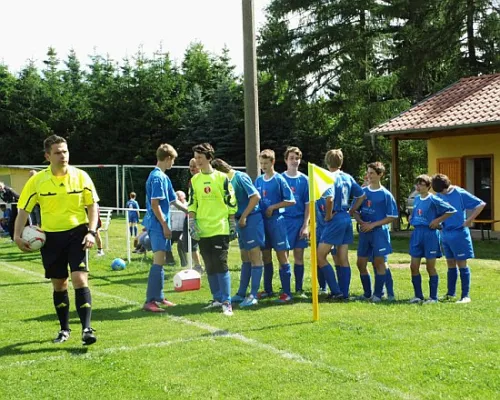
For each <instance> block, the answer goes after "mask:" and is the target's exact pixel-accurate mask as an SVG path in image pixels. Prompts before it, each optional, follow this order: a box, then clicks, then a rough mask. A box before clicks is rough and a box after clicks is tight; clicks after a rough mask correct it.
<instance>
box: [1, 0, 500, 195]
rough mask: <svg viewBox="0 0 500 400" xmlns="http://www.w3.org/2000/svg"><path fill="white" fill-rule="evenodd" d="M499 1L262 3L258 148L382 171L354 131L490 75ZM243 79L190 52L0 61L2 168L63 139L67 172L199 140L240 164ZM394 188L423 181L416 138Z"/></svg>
mask: <svg viewBox="0 0 500 400" xmlns="http://www.w3.org/2000/svg"><path fill="white" fill-rule="evenodd" d="M499 11H500V8H499V2H498V0H395V1H392V0H391V1H389V0H387V1H385V0H331V1H325V0H273V1H272V2H271V3H270V5H269V7H268V9H267V22H266V23H265V25H264V26H263V27H262V28H261V29H260V31H259V34H258V67H259V75H258V79H259V114H260V135H261V148H262V149H263V148H272V149H274V150H275V151H276V152H277V156H278V160H277V161H278V170H279V169H280V168H283V167H284V165H283V162H282V160H281V158H282V157H281V155H282V154H283V152H284V150H285V148H286V146H287V145H291V144H293V145H297V146H299V147H300V148H301V149H302V151H303V153H304V159H305V160H307V161H312V162H315V163H317V164H319V165H321V164H322V155H323V154H324V153H325V151H326V150H327V149H329V148H339V147H340V148H342V150H343V152H344V155H345V165H344V169H345V170H346V171H348V172H350V173H351V174H353V175H354V176H356V177H358V178H362V176H363V170H364V168H365V165H366V163H368V162H370V161H373V160H381V161H383V162H385V163H386V164H389V162H390V144H389V143H388V141H387V140H385V139H383V138H372V137H370V136H369V135H367V133H368V132H369V130H370V129H371V128H373V127H375V126H376V125H377V124H379V123H381V122H383V121H385V120H387V119H389V118H391V117H393V116H395V115H397V114H399V113H400V112H402V111H404V110H406V109H407V108H409V107H410V106H411V105H412V104H415V103H416V102H418V101H420V100H422V99H423V98H425V97H426V96H428V95H430V94H432V93H435V92H436V91H439V90H441V89H443V88H444V87H446V86H448V85H450V84H452V83H453V82H455V81H457V80H458V79H460V78H461V77H464V76H471V75H478V74H486V73H494V72H498V71H500V18H499ZM243 114H244V112H243V86H242V77H241V76H239V75H238V74H236V73H235V71H234V66H233V65H232V62H231V59H230V55H229V51H228V49H226V48H225V49H222V50H221V53H220V54H211V53H210V52H208V51H206V50H205V48H204V47H203V44H202V43H199V42H197V43H192V44H191V45H190V46H189V47H188V48H187V49H186V51H185V54H184V57H183V59H182V60H181V61H180V62H179V63H176V62H174V61H173V60H172V59H171V58H170V57H169V54H168V52H165V51H163V50H162V49H160V50H159V51H158V52H157V53H155V54H154V55H152V56H147V55H146V54H144V53H142V52H141V51H140V50H139V51H138V52H137V53H136V54H135V55H134V56H133V57H131V58H126V59H123V60H121V61H120V62H117V61H115V60H112V59H110V58H109V57H104V56H102V55H93V56H91V57H90V62H89V63H88V64H87V65H86V66H82V64H81V62H80V60H79V59H78V57H77V55H76V54H75V52H74V51H71V52H70V53H69V55H68V57H67V59H66V60H63V61H61V60H59V59H58V56H57V52H56V49H54V48H49V49H48V52H47V57H46V60H45V61H44V67H43V68H42V69H41V70H39V69H38V68H37V67H36V66H35V64H34V63H33V62H30V63H28V64H27V65H26V66H25V67H24V68H23V69H22V70H21V71H20V72H19V73H18V74H16V75H14V74H13V73H11V72H10V71H9V68H8V66H7V65H0V133H1V137H2V142H3V146H1V147H0V159H1V160H2V162H1V163H2V164H39V163H41V162H42V161H43V152H42V150H41V148H40V147H41V143H42V141H43V139H44V138H45V137H46V136H48V135H50V134H52V133H57V134H60V135H62V136H65V137H66V138H67V139H68V140H69V142H70V150H71V161H72V163H75V164H87V163H89V164H90V163H91V164H151V163H154V161H155V159H154V150H155V149H156V147H157V146H158V144H159V143H162V142H169V143H171V144H173V145H174V146H175V147H176V148H177V149H178V151H179V160H178V163H182V164H187V161H188V160H189V158H190V157H191V147H192V146H193V145H194V144H196V143H199V142H202V141H209V142H211V143H212V144H213V145H214V147H215V148H216V150H217V156H220V157H222V158H225V159H226V160H228V161H229V162H230V163H232V164H233V165H244V162H245V155H244V151H245V147H244V122H243ZM400 157H401V167H402V169H401V175H402V176H401V185H402V187H401V192H402V193H403V194H404V193H408V192H409V190H410V188H411V185H412V182H413V179H414V177H415V176H416V175H417V174H419V173H422V172H425V170H426V167H427V152H426V144H425V142H424V141H411V140H409V141H403V142H401V144H400Z"/></svg>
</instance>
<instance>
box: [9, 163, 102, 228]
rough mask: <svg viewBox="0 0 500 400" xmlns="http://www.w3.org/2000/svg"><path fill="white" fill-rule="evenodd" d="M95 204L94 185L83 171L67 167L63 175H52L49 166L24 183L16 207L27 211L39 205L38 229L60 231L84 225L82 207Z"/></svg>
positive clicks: (84, 215)
mask: <svg viewBox="0 0 500 400" xmlns="http://www.w3.org/2000/svg"><path fill="white" fill-rule="evenodd" d="M98 201H99V197H97V192H96V190H95V187H94V183H93V182H92V179H90V177H89V176H88V175H87V173H86V172H85V171H82V170H81V169H78V168H75V167H71V166H69V167H68V173H67V174H66V175H64V176H54V175H53V174H52V171H51V169H50V167H49V168H47V169H45V170H43V171H40V172H39V173H38V174H36V175H34V176H32V177H31V178H30V179H29V180H28V182H27V183H26V185H25V186H24V188H23V190H22V192H21V197H20V198H19V201H18V208H21V209H23V210H25V211H26V212H31V211H32V210H33V207H34V206H35V205H36V204H37V203H38V204H40V211H41V217H42V229H43V230H44V231H47V232H61V231H67V230H69V229H72V228H74V227H76V226H78V225H82V224H85V223H88V222H89V220H88V217H87V213H86V211H85V206H89V205H91V204H93V203H97V202H98Z"/></svg>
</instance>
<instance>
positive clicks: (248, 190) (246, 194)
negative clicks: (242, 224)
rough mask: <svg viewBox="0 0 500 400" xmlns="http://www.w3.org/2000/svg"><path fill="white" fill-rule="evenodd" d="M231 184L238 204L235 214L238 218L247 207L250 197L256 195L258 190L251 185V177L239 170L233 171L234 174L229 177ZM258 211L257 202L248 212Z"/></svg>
mask: <svg viewBox="0 0 500 400" xmlns="http://www.w3.org/2000/svg"><path fill="white" fill-rule="evenodd" d="M231 185H232V186H233V189H234V195H235V197H236V203H237V205H238V210H237V211H236V214H235V216H236V218H238V217H240V216H241V214H243V211H245V209H246V208H247V207H248V203H249V199H250V197H252V196H255V195H258V194H259V192H258V191H257V189H256V188H255V186H254V185H253V183H252V179H251V178H250V177H249V176H248V174H246V173H244V172H241V171H234V175H233V177H232V178H231ZM258 211H260V208H259V204H258V203H257V205H256V206H255V208H254V209H253V210H252V211H251V212H250V214H253V213H256V212H258ZM250 214H249V215H250Z"/></svg>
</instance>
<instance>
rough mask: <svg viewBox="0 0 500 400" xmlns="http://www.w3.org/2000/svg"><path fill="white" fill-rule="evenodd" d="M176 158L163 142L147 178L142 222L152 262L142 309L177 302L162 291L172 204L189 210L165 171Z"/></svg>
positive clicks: (149, 309)
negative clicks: (149, 244)
mask: <svg viewBox="0 0 500 400" xmlns="http://www.w3.org/2000/svg"><path fill="white" fill-rule="evenodd" d="M176 158H177V152H176V151H175V149H174V148H173V147H172V146H171V145H169V144H167V143H164V144H162V145H160V147H158V149H157V150H156V159H157V163H156V167H155V169H154V170H153V171H151V173H150V174H149V177H148V180H147V181H146V209H147V211H146V215H145V216H144V219H143V221H142V224H143V225H144V227H145V228H146V229H147V231H148V235H149V239H150V241H151V248H152V250H153V265H151V268H150V270H149V277H148V286H147V291H146V303H145V304H144V307H143V309H144V310H145V311H151V312H163V311H165V310H164V309H163V308H160V306H166V307H171V306H173V305H174V304H173V303H172V302H170V301H168V300H167V299H166V298H165V296H164V293H163V285H164V279H165V273H164V271H163V265H164V263H165V250H166V248H167V244H168V242H169V240H170V239H171V237H172V231H171V230H170V203H172V204H174V205H175V206H176V207H177V208H178V209H179V210H181V211H183V212H185V213H187V208H186V207H185V206H184V205H182V204H181V203H180V202H179V201H178V200H177V196H176V194H175V191H174V189H173V187H172V182H170V178H169V177H168V176H167V175H166V174H165V170H167V169H170V168H172V166H173V165H174V161H175V159H176Z"/></svg>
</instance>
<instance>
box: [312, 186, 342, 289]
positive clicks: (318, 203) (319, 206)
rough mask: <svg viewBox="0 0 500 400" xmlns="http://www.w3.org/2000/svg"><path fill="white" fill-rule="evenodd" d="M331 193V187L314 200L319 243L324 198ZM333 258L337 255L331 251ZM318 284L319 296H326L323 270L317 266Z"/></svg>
mask: <svg viewBox="0 0 500 400" xmlns="http://www.w3.org/2000/svg"><path fill="white" fill-rule="evenodd" d="M331 193H333V187H329V188H328V189H327V190H326V191H325V193H323V195H322V196H321V198H320V199H318V200H316V240H317V241H319V240H320V238H321V235H322V233H323V229H324V227H325V215H326V198H327V197H330V196H331ZM331 253H332V255H333V256H334V258H335V255H336V254H337V253H336V251H335V249H332V251H331ZM317 269H318V283H319V294H323V295H324V294H328V290H327V289H326V280H325V276H324V275H323V270H322V269H321V268H320V267H319V266H318V267H317Z"/></svg>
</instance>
